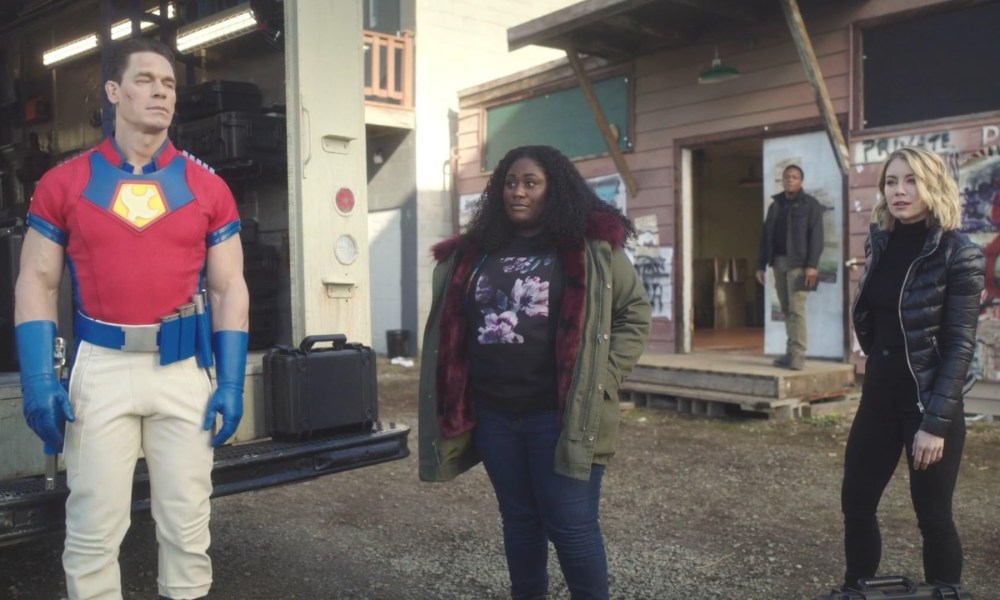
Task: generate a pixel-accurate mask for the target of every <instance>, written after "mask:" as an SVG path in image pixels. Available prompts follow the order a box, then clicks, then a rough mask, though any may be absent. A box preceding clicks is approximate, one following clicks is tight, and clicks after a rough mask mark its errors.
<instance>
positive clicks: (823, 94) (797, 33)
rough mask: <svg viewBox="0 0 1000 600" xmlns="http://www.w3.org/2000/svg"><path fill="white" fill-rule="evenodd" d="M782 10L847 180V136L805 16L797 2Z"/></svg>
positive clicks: (789, 0) (785, 1)
mask: <svg viewBox="0 0 1000 600" xmlns="http://www.w3.org/2000/svg"><path fill="white" fill-rule="evenodd" d="M781 7H782V9H784V11H785V19H786V20H787V21H788V29H789V31H790V32H791V34H792V39H793V40H795V47H796V49H797V50H798V51H799V58H800V59H801V60H802V66H803V67H804V68H805V71H806V76H807V77H808V78H809V85H810V86H811V87H812V89H813V93H814V94H815V96H816V105H817V106H818V107H819V112H820V115H822V117H823V125H824V127H825V128H826V134H827V136H829V138H830V143H831V145H832V146H833V154H834V156H835V157H836V158H837V165H838V166H839V167H840V172H841V174H842V175H843V176H844V177H847V175H848V172H849V166H850V162H851V159H850V153H849V151H848V150H847V142H845V141H844V134H843V132H842V131H841V130H840V124H839V123H838V122H837V113H836V112H835V111H834V110H833V102H832V101H831V100H830V92H829V91H828V90H827V89H826V81H825V80H824V79H823V73H822V71H820V68H819V62H818V61H817V60H816V53H815V51H813V47H812V41H811V40H810V39H809V33H808V32H807V31H806V24H805V22H804V21H803V20H802V13H801V12H799V5H798V2H797V0H781Z"/></svg>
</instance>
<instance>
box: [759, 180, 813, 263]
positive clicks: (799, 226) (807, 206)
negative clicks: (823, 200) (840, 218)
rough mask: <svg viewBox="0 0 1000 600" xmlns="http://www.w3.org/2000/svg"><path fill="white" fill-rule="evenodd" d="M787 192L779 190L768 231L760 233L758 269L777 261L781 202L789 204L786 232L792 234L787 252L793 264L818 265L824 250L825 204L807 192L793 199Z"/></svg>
mask: <svg viewBox="0 0 1000 600" xmlns="http://www.w3.org/2000/svg"><path fill="white" fill-rule="evenodd" d="M784 196H785V192H779V193H777V194H775V195H773V196H771V198H773V199H774V201H773V202H771V205H770V206H768V207H767V218H765V219H764V230H763V231H761V232H760V248H759V249H758V250H757V269H758V270H761V271H763V270H765V269H767V265H773V264H774V226H775V221H777V219H778V210H780V208H781V203H782V202H786V203H787V204H788V215H787V218H786V220H785V232H786V234H787V236H788V238H787V240H788V241H787V243H786V251H787V253H788V254H787V256H788V266H789V267H799V268H802V267H811V268H813V269H815V268H817V265H819V256H820V254H822V253H823V211H824V210H825V209H824V208H823V205H822V204H820V203H819V200H817V199H815V198H813V197H812V196H810V195H809V194H807V193H805V192H801V191H800V192H799V195H798V196H796V197H795V198H793V199H792V200H790V201H789V200H785V198H784Z"/></svg>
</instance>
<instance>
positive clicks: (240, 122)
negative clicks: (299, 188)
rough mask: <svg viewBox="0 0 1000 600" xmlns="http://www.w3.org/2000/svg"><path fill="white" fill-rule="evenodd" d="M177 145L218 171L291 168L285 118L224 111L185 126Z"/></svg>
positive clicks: (178, 130) (178, 134)
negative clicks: (228, 169) (249, 167)
mask: <svg viewBox="0 0 1000 600" xmlns="http://www.w3.org/2000/svg"><path fill="white" fill-rule="evenodd" d="M175 131H176V134H175V136H174V143H175V144H176V145H177V147H178V148H180V149H181V150H186V151H188V152H189V153H191V154H192V155H194V156H195V157H197V158H198V159H200V160H202V161H204V162H205V163H206V164H207V165H209V166H211V167H213V168H215V169H226V168H230V167H244V166H253V165H258V166H261V167H268V168H284V167H286V166H287V164H286V160H285V156H286V151H285V136H286V135H287V133H286V126H285V115H283V114H256V113H247V112H224V113H219V114H217V115H215V116H212V117H208V118H206V119H199V120H197V121H192V122H190V123H181V124H180V125H177V127H176V130H175Z"/></svg>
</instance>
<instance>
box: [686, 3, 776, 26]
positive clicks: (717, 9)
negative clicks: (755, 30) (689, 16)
mask: <svg viewBox="0 0 1000 600" xmlns="http://www.w3.org/2000/svg"><path fill="white" fill-rule="evenodd" d="M667 1H668V2H672V3H674V4H680V5H683V6H687V7H689V8H696V9H698V10H703V11H705V12H710V13H712V14H714V15H718V16H720V17H723V18H726V19H732V20H734V21H742V22H744V23H757V22H759V21H760V18H759V17H758V16H757V15H756V14H754V12H753V10H751V9H749V8H747V7H746V6H745V5H744V3H743V1H742V0H740V1H739V2H734V1H733V0H667Z"/></svg>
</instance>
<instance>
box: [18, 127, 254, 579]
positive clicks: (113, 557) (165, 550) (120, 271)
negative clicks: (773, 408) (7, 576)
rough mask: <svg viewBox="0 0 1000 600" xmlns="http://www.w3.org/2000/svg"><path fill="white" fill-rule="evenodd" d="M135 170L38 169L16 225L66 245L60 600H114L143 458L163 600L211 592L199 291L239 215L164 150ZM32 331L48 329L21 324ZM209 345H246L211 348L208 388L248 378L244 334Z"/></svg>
mask: <svg viewBox="0 0 1000 600" xmlns="http://www.w3.org/2000/svg"><path fill="white" fill-rule="evenodd" d="M133 171H134V168H133V166H132V165H130V164H128V163H127V162H126V161H125V159H124V158H123V155H122V153H121V152H120V151H119V149H118V148H117V146H116V144H115V143H114V141H113V140H111V139H107V140H105V141H104V142H103V143H101V144H100V145H99V146H97V147H96V148H94V149H91V150H90V151H87V152H85V153H83V154H81V155H79V156H77V157H75V158H73V159H71V160H69V161H67V162H65V163H63V164H62V165H60V166H58V167H56V168H54V169H53V170H51V171H50V172H49V173H47V174H46V175H45V176H44V177H43V178H42V180H41V181H40V182H39V184H38V187H37V189H36V191H35V195H34V197H33V199H32V204H31V210H30V213H29V216H28V225H29V226H30V227H32V228H34V229H35V230H36V231H38V232H39V233H41V234H42V235H44V236H45V237H47V238H48V239H50V240H52V241H53V242H56V243H58V244H60V245H62V246H63V247H64V248H65V256H66V260H67V263H68V265H69V272H70V274H71V277H72V282H73V289H74V301H75V305H76V308H77V315H76V319H75V333H76V343H77V349H76V359H75V364H74V365H73V370H72V377H71V379H70V390H69V393H70V401H71V403H72V406H73V410H74V412H75V414H76V420H75V421H74V422H72V423H69V424H68V425H67V427H66V437H65V450H64V453H65V456H64V459H65V463H66V469H67V484H68V486H69V489H70V495H69V499H68V500H67V503H66V548H65V552H64V554H63V566H64V568H65V571H66V578H67V589H68V591H69V596H70V598H71V599H75V598H88V599H89V598H102V599H103V598H121V583H120V576H119V569H118V563H117V558H118V547H119V545H120V543H121V541H122V538H123V537H124V535H125V532H126V530H127V529H128V526H129V514H130V508H131V507H130V505H131V493H132V477H133V471H134V468H135V464H136V460H137V458H138V453H139V450H140V449H141V450H142V451H143V452H144V454H145V457H146V460H147V464H148V466H149V475H150V482H151V487H152V493H153V496H152V513H153V517H154V518H155V519H156V534H157V540H158V542H159V548H160V550H159V552H160V561H159V578H158V583H159V589H160V594H162V595H164V596H168V597H171V598H195V597H200V596H204V595H205V594H207V592H208V589H209V586H210V584H211V580H212V579H211V577H212V576H211V561H210V560H209V557H208V555H207V554H206V551H207V549H208V546H209V531H208V521H209V508H210V507H209V496H210V495H211V492H212V481H211V477H210V473H211V469H212V462H213V451H212V446H211V444H210V439H211V433H210V432H209V431H205V430H204V429H203V425H202V424H203V422H204V421H205V415H206V408H207V406H208V403H209V399H210V398H211V396H212V384H211V381H210V379H209V377H208V374H207V372H206V370H205V369H204V368H203V367H207V366H209V365H210V364H211V362H212V349H211V339H212V332H211V324H210V319H209V316H208V313H207V311H206V310H205V306H204V296H203V295H202V294H201V291H202V283H203V280H204V271H205V264H206V257H207V253H208V249H209V248H210V247H211V246H213V245H215V244H218V243H220V242H223V241H225V240H226V239H228V238H230V237H231V236H233V235H235V234H236V233H237V232H238V231H239V229H240V224H239V215H238V214H237V211H236V204H235V202H234V200H233V196H232V193H231V192H230V191H229V188H228V187H227V186H226V184H225V183H224V182H223V181H222V179H220V178H219V177H218V176H217V175H215V174H214V172H212V170H211V169H209V168H208V167H206V166H205V165H204V164H201V163H200V162H199V161H197V160H195V159H193V158H191V157H189V156H187V155H185V154H182V153H180V152H178V151H177V150H176V149H175V148H174V146H173V145H172V144H171V143H170V142H169V141H166V142H165V143H164V145H163V147H162V148H161V149H160V150H159V151H158V152H157V153H156V155H155V156H154V157H153V160H152V162H151V163H150V164H148V165H146V167H144V168H143V172H142V173H140V174H134V173H133ZM35 324H49V325H51V322H50V321H32V322H28V323H23V324H22V325H20V326H19V328H21V327H25V326H34V325H35ZM22 333H25V332H22V331H19V342H23V341H24V339H25V337H22V336H21V334H22ZM28 334H31V332H30V331H28V332H26V333H25V335H26V336H27V335H28ZM218 334H241V335H242V336H244V337H243V343H242V351H240V349H239V344H238V343H237V344H233V345H229V344H228V342H223V343H224V344H225V345H228V346H229V348H228V349H227V350H226V352H227V353H228V356H224V355H223V354H222V353H221V352H220V351H219V348H218V347H217V348H216V352H217V358H218V360H219V363H220V366H219V377H220V386H221V385H223V384H225V383H226V382H225V381H223V369H222V366H223V365H222V363H223V362H225V363H227V364H236V365H239V364H240V363H241V362H242V366H243V368H245V363H246V344H245V333H242V332H217V333H216V335H217V336H218ZM237 337H238V336H237ZM43 341H44V340H43ZM216 343H217V345H218V344H220V339H219V337H216ZM196 355H197V357H196ZM237 371H238V373H237V375H236V377H238V379H239V382H238V383H239V387H240V390H242V379H243V377H242V369H238V370H237ZM24 378H25V373H24V372H23V371H22V381H24Z"/></svg>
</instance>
